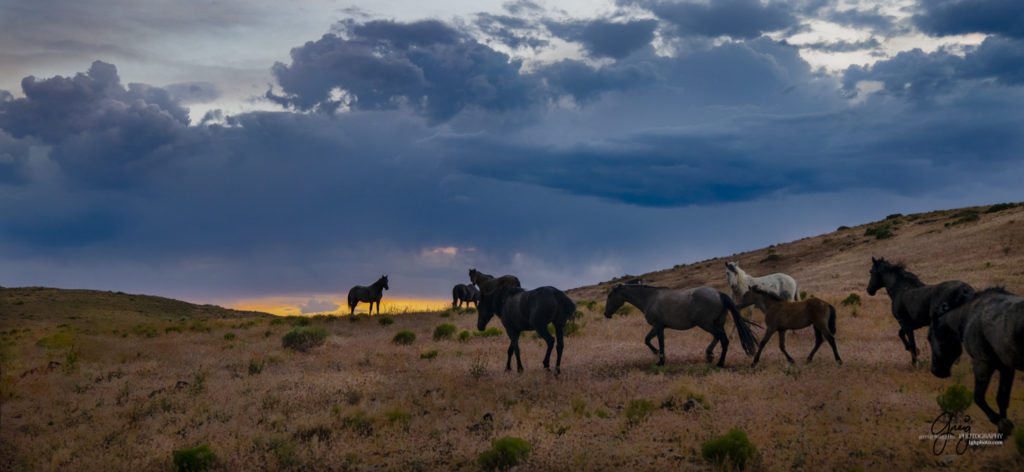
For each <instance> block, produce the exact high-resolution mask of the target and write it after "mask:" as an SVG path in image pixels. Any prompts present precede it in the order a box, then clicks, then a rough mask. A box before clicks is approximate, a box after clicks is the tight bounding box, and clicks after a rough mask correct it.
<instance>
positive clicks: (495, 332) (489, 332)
mask: <svg viewBox="0 0 1024 472" xmlns="http://www.w3.org/2000/svg"><path fill="white" fill-rule="evenodd" d="M473 334H475V335H476V336H482V337H485V338H489V337H492V336H501V335H502V334H505V332H504V331H502V330H500V329H498V328H495V327H490V328H487V329H485V330H483V331H477V332H475V333H473Z"/></svg>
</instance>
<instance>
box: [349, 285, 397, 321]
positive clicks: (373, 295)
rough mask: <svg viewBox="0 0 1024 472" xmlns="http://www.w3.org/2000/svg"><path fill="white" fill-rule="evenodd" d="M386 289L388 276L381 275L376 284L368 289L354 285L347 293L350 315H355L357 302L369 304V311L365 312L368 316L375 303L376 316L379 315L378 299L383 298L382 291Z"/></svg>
mask: <svg viewBox="0 0 1024 472" xmlns="http://www.w3.org/2000/svg"><path fill="white" fill-rule="evenodd" d="M387 289H388V276H386V275H382V276H380V278H379V279H377V281H376V282H374V283H373V284H371V285H370V286H369V287H364V286H362V285H356V286H355V287H352V289H351V290H349V291H348V307H349V309H350V310H351V311H350V312H349V314H350V315H352V314H355V312H356V305H358V304H359V302H366V303H369V304H370V309H369V310H368V311H367V313H369V314H371V315H372V314H373V304H374V302H376V303H377V314H378V315H379V314H380V299H381V298H382V297H383V296H384V290H387Z"/></svg>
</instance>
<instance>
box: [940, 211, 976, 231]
mask: <svg viewBox="0 0 1024 472" xmlns="http://www.w3.org/2000/svg"><path fill="white" fill-rule="evenodd" d="M949 218H950V219H951V220H953V221H950V222H949V223H946V225H945V226H946V227H947V228H949V227H950V226H956V225H959V224H964V223H970V222H972V221H978V220H979V219H981V215H979V214H978V210H960V211H958V212H956V213H953V216H950V217H949Z"/></svg>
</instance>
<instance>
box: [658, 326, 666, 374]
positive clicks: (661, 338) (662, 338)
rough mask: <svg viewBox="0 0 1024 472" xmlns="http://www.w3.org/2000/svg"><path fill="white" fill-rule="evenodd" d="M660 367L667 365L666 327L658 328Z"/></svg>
mask: <svg viewBox="0 0 1024 472" xmlns="http://www.w3.org/2000/svg"><path fill="white" fill-rule="evenodd" d="M658 352H660V353H661V354H659V355H658V365H665V327H664V326H662V327H661V328H658Z"/></svg>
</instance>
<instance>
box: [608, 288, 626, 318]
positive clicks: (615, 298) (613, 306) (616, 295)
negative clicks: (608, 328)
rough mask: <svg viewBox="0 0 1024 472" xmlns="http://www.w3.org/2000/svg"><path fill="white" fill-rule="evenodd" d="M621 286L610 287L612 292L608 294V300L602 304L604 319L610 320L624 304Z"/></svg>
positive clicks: (624, 299)
mask: <svg viewBox="0 0 1024 472" xmlns="http://www.w3.org/2000/svg"><path fill="white" fill-rule="evenodd" d="M623 286H624V285H623V284H615V286H614V287H612V291H611V292H608V299H607V300H605V302H604V317H605V318H611V317H612V315H614V314H615V311H616V310H618V309H619V308H620V307H621V306H622V304H623V303H626V297H624V296H623V295H622V287H623Z"/></svg>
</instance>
